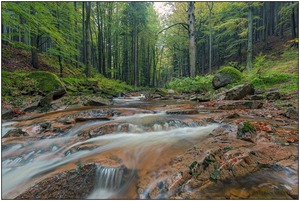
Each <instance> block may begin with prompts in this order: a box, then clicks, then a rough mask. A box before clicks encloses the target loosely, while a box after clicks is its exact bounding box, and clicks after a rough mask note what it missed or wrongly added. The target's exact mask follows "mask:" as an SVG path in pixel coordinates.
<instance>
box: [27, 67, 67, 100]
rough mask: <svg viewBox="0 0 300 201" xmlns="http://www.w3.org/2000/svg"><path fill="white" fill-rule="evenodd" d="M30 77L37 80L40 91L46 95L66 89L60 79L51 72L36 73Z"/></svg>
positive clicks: (32, 73)
mask: <svg viewBox="0 0 300 201" xmlns="http://www.w3.org/2000/svg"><path fill="white" fill-rule="evenodd" d="M28 77H29V78H31V79H33V80H35V81H36V82H37V88H38V90H39V91H40V92H42V93H45V94H48V93H50V92H53V91H56V90H58V89H61V88H64V85H63V83H62V82H61V81H60V80H59V78H58V77H57V76H56V75H54V74H53V73H50V72H46V71H34V72H31V73H30V74H29V75H28Z"/></svg>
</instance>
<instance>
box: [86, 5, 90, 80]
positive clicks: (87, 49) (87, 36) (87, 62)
mask: <svg viewBox="0 0 300 201" xmlns="http://www.w3.org/2000/svg"><path fill="white" fill-rule="evenodd" d="M85 4H86V20H85V36H86V40H85V42H86V76H87V77H91V44H90V40H91V39H90V38H91V36H90V15H91V2H89V1H87V2H85Z"/></svg>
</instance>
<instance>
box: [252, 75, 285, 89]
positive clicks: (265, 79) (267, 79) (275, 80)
mask: <svg viewBox="0 0 300 201" xmlns="http://www.w3.org/2000/svg"><path fill="white" fill-rule="evenodd" d="M290 79H291V75H290V74H288V73H280V74H277V73H276V74H274V73H269V74H263V75H258V76H257V77H254V78H253V79H252V81H251V82H252V84H253V85H254V87H259V86H263V85H264V86H273V85H275V84H280V83H283V82H287V81H289V80H290Z"/></svg>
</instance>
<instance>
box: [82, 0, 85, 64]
mask: <svg viewBox="0 0 300 201" xmlns="http://www.w3.org/2000/svg"><path fill="white" fill-rule="evenodd" d="M84 7H85V2H82V63H84V64H85V62H86V44H85V23H84V18H85V12H84V10H85V8H84Z"/></svg>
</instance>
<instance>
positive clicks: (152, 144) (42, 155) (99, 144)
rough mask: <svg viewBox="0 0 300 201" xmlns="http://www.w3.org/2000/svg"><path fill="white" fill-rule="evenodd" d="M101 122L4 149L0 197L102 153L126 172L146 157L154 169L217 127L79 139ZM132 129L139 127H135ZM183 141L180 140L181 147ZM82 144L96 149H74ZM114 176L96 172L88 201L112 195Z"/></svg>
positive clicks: (111, 172) (111, 171)
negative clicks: (169, 153) (117, 161)
mask: <svg viewBox="0 0 300 201" xmlns="http://www.w3.org/2000/svg"><path fill="white" fill-rule="evenodd" d="M161 115H164V114H161V113H160V114H138V115H133V116H131V117H117V118H115V120H113V121H116V122H117V121H125V120H135V121H136V120H138V119H141V118H148V117H154V118H155V117H159V116H161ZM165 116H166V115H165ZM103 123H104V122H102V121H94V122H87V123H85V124H83V125H81V126H76V127H73V128H72V129H71V130H69V131H68V132H67V133H66V134H65V135H63V136H61V137H56V138H52V139H40V140H29V141H26V142H22V143H17V142H15V143H14V144H13V145H11V146H10V147H9V148H6V149H4V150H2V196H3V198H8V199H11V198H14V196H16V192H18V190H20V189H19V187H21V186H23V188H24V184H26V186H27V188H28V187H30V186H32V185H34V184H35V183H34V182H33V181H32V178H39V177H40V176H45V175H47V174H50V173H51V172H53V171H54V170H56V169H57V168H59V167H61V166H63V165H66V164H69V163H73V164H74V163H76V162H78V161H80V160H82V161H84V159H85V158H88V157H93V158H96V157H98V156H101V155H102V154H104V153H112V154H115V155H117V156H116V157H118V158H120V159H121V160H122V161H123V163H124V164H125V165H126V166H127V167H128V168H130V169H139V168H140V164H141V163H143V161H144V160H145V158H147V157H148V156H149V157H151V163H153V165H155V164H156V163H157V162H160V157H161V155H162V154H163V153H164V152H165V151H170V150H172V149H176V148H178V149H180V148H182V147H183V146H184V148H185V149H186V148H189V147H191V146H193V145H194V144H195V142H197V141H198V140H200V139H201V137H204V136H206V135H208V134H209V133H210V132H211V131H212V130H213V129H215V128H216V127H217V125H216V124H213V125H208V126H197V127H183V125H179V126H178V128H176V126H175V127H172V128H171V129H169V130H161V127H159V126H158V128H156V129H154V130H158V131H151V132H149V131H144V132H140V133H136V132H127V133H116V134H108V135H102V136H98V137H93V138H90V139H87V140H84V141H78V139H77V138H78V137H77V134H78V132H80V131H81V130H83V129H86V128H89V127H91V126H95V125H101V124H103ZM175 124H176V123H175ZM134 126H137V127H138V125H134ZM194 126H195V125H194ZM156 127H157V126H156ZM133 128H134V127H133ZM139 129H141V128H139ZM182 141H184V145H183V144H182ZM81 145H85V146H87V145H92V146H94V147H95V148H93V149H90V150H77V151H75V152H74V151H72V150H74V149H76V148H77V147H80V146H81ZM150 153H151V155H150ZM101 172H102V173H101ZM104 175H105V176H104ZM116 175H122V173H121V172H118V170H117V169H115V170H114V169H105V168H103V167H102V169H101V168H100V169H99V170H98V177H99V178H97V179H96V181H95V190H94V191H93V192H92V194H91V195H90V196H89V197H88V198H91V199H106V198H109V197H110V196H111V195H113V194H114V192H115V191H116V189H118V188H120V185H121V184H120V180H118V179H120V178H117V176H116ZM103 177H105V178H103ZM103 180H107V181H108V180H113V181H114V182H115V183H117V184H114V185H115V186H114V187H110V186H109V185H112V184H111V183H109V182H106V183H105V182H104V183H103ZM35 182H36V181H35ZM101 182H102V183H101ZM24 190H26V189H23V191H24ZM20 193H21V192H20Z"/></svg>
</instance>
